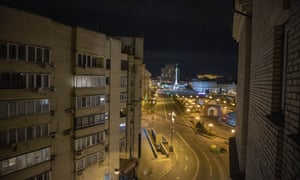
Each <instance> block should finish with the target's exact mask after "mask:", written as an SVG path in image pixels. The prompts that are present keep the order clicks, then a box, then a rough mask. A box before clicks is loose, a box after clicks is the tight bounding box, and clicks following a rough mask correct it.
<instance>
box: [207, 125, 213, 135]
mask: <svg viewBox="0 0 300 180" xmlns="http://www.w3.org/2000/svg"><path fill="white" fill-rule="evenodd" d="M208 127H209V133H210V134H211V130H212V127H214V124H213V123H209V124H208Z"/></svg>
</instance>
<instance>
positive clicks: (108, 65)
mask: <svg viewBox="0 0 300 180" xmlns="http://www.w3.org/2000/svg"><path fill="white" fill-rule="evenodd" d="M106 69H110V59H106Z"/></svg>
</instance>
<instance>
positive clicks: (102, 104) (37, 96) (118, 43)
mask: <svg viewBox="0 0 300 180" xmlns="http://www.w3.org/2000/svg"><path fill="white" fill-rule="evenodd" d="M0 14H1V16H0V24H1V27H3V28H1V29H0V51H1V52H0V109H1V110H0V135H1V141H0V145H1V148H0V161H1V163H0V168H1V169H0V179H19V178H20V177H22V178H24V179H27V178H38V177H43V179H104V178H108V179H118V177H119V176H120V177H122V176H128V174H126V173H131V174H130V176H131V177H132V176H134V169H135V166H132V163H131V164H129V165H130V167H128V164H126V163H125V164H124V163H121V160H122V159H125V160H128V161H129V162H131V161H132V162H134V165H136V161H137V159H138V158H139V156H140V154H139V152H140V119H141V98H142V92H141V86H142V83H143V82H142V80H143V78H142V70H143V67H144V65H143V39H142V38H131V37H126V38H116V37H109V36H107V35H105V34H102V33H99V32H94V31H90V30H87V29H83V28H80V27H70V26H66V25H63V24H60V23H57V22H55V21H52V20H51V19H48V18H44V17H40V16H38V15H34V14H31V13H27V12H23V11H19V10H15V9H12V8H7V7H3V6H0ZM128 44H129V45H130V47H132V49H133V50H134V51H130V52H129V51H124V47H125V45H128ZM116 172H119V173H120V174H117V173H116Z"/></svg>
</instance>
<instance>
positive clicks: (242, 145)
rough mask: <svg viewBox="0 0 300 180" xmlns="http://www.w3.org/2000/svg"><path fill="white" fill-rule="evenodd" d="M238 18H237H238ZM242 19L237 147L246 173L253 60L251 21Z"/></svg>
mask: <svg viewBox="0 0 300 180" xmlns="http://www.w3.org/2000/svg"><path fill="white" fill-rule="evenodd" d="M236 18H237V17H236ZM238 18H240V21H239V24H240V27H239V31H240V32H239V37H235V38H236V40H237V41H238V42H239V54H238V59H239V61H238V80H237V95H238V96H237V97H236V99H237V106H236V108H237V109H236V119H237V121H236V145H237V149H239V150H240V151H238V160H239V168H240V170H241V171H245V165H246V151H247V135H248V109H249V103H248V102H249V79H250V60H251V19H250V18H249V17H243V16H238Z"/></svg>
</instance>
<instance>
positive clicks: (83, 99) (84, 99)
mask: <svg viewBox="0 0 300 180" xmlns="http://www.w3.org/2000/svg"><path fill="white" fill-rule="evenodd" d="M76 105H77V107H76V108H77V109H80V108H91V107H97V106H103V105H105V95H93V96H77V97H76Z"/></svg>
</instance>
